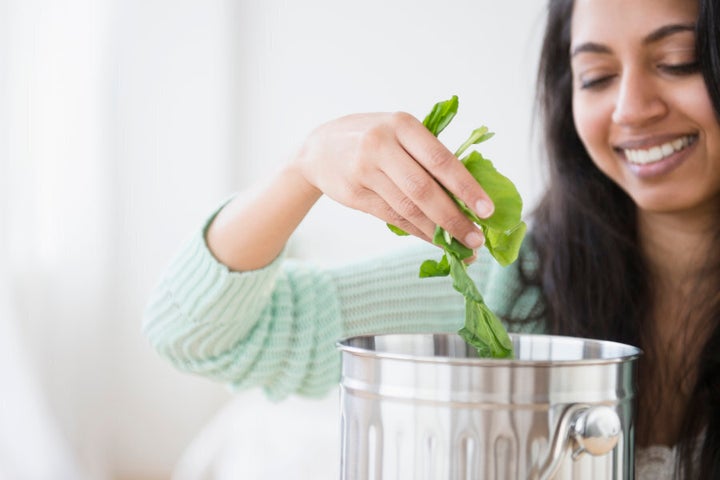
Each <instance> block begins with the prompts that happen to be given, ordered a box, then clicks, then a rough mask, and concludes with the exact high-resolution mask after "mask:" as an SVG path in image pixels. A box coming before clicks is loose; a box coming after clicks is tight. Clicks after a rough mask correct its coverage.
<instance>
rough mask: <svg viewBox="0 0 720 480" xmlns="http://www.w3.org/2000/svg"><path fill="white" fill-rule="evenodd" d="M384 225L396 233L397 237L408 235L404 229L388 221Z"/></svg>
mask: <svg viewBox="0 0 720 480" xmlns="http://www.w3.org/2000/svg"><path fill="white" fill-rule="evenodd" d="M385 225H387V228H388V229H390V231H391V232H393V233H394V234H395V235H397V236H399V237H407V236H408V235H410V234H409V233H407V232H406V231H405V230H403V229H402V228H400V227H396V226H395V225H391V224H389V223H386V224H385Z"/></svg>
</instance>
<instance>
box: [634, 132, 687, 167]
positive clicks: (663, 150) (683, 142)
mask: <svg viewBox="0 0 720 480" xmlns="http://www.w3.org/2000/svg"><path fill="white" fill-rule="evenodd" d="M696 140H697V135H684V136H682V137H679V138H676V139H675V140H672V141H669V142H666V143H663V144H661V145H657V146H654V147H651V148H647V149H644V148H637V149H630V148H626V149H622V152H623V153H624V154H625V158H626V159H627V161H628V162H630V163H633V164H635V165H646V164H648V163H654V162H659V161H660V160H663V159H665V158H667V157H669V156H671V155H672V154H674V153H676V152H680V151H682V150H684V149H686V148H687V147H689V146H690V145H692V144H693V143H695V141H696Z"/></svg>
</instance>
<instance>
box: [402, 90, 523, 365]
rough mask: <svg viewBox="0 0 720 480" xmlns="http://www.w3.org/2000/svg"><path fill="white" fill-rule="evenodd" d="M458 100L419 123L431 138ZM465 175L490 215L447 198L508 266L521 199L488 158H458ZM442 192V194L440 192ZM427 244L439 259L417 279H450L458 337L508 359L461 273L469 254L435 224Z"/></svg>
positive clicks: (476, 139)
mask: <svg viewBox="0 0 720 480" xmlns="http://www.w3.org/2000/svg"><path fill="white" fill-rule="evenodd" d="M458 103H459V102H458V98H457V96H453V97H452V98H451V99H449V100H446V101H444V102H438V103H437V104H435V106H433V109H432V111H431V112H430V114H428V116H427V117H425V120H424V121H423V125H425V127H427V129H428V130H430V132H432V134H433V135H435V136H437V135H438V134H439V133H440V132H441V131H442V130H443V129H444V128H445V127H447V125H448V124H449V123H450V121H451V120H452V119H453V117H454V116H455V114H456V113H457V110H458ZM492 136H493V134H492V133H490V132H488V129H487V127H480V128H478V129H475V130H474V131H473V132H472V133H471V134H470V137H469V138H468V140H467V141H465V143H463V144H462V145H461V146H460V148H458V150H457V152H456V156H458V157H459V156H460V155H462V154H463V153H464V152H465V151H466V150H467V149H468V148H469V147H470V146H471V145H476V144H478V143H481V142H484V141H485V140H487V139H489V138H490V137H492ZM462 162H463V164H464V165H465V167H466V168H467V169H468V171H469V172H470V174H471V175H472V176H473V177H474V178H475V180H477V181H478V183H479V184H480V185H481V186H482V187H483V188H484V189H485V191H486V192H487V193H488V195H489V196H490V198H491V199H492V201H493V203H494V204H495V213H494V214H493V215H492V216H491V217H490V218H488V219H482V218H479V217H478V216H477V215H476V214H475V212H473V211H472V210H471V209H470V208H468V207H467V205H465V203H464V202H463V201H462V200H460V199H459V198H457V197H456V196H455V195H453V194H451V193H450V192H448V195H450V197H451V198H452V199H453V201H454V202H455V203H456V204H457V205H458V207H459V208H460V209H461V210H462V211H463V212H464V213H465V215H466V216H467V217H468V218H469V219H471V220H472V221H473V222H475V223H477V224H478V225H480V227H481V228H482V230H483V232H484V234H485V238H486V241H485V245H486V247H487V248H488V250H489V251H490V254H491V255H492V256H493V257H494V258H495V259H496V260H497V261H498V263H500V264H501V265H509V264H510V263H512V262H513V261H515V260H516V259H517V256H518V252H519V249H520V245H521V243H522V240H523V238H524V236H525V231H526V229H527V225H525V223H524V222H523V221H522V220H521V215H522V199H521V198H520V195H519V193H518V191H517V189H516V188H515V185H513V183H512V182H511V181H510V180H509V179H508V178H507V177H505V176H503V175H502V174H500V173H499V172H498V171H497V170H496V169H495V167H494V166H493V164H492V162H490V160H487V159H485V158H483V156H482V155H481V154H480V153H478V152H476V151H473V152H471V153H470V154H468V155H467V156H466V157H464V158H463V159H462ZM446 191H447V190H446ZM388 228H389V229H390V230H392V231H393V232H395V233H396V234H397V235H407V233H406V232H405V231H403V230H402V229H400V228H398V227H396V226H394V225H390V224H388ZM433 243H435V244H436V245H439V246H441V247H442V248H443V250H444V252H445V254H444V255H443V257H442V258H441V259H440V261H435V260H426V261H424V262H423V263H422V265H421V266H420V273H419V275H420V277H421V278H426V277H439V276H447V275H450V277H451V278H452V281H453V288H454V289H455V290H457V291H458V292H459V293H460V294H462V295H463V297H465V325H464V326H463V328H461V329H460V330H459V331H458V334H459V335H460V336H461V337H462V338H463V339H465V341H466V342H468V343H469V344H470V345H473V346H474V347H475V348H476V349H477V351H478V355H480V356H481V357H496V358H512V356H513V346H512V342H511V341H510V336H509V335H508V333H507V331H506V330H505V327H504V326H503V324H502V323H501V322H500V320H499V319H498V318H497V316H496V315H495V314H494V313H493V312H492V311H491V310H490V309H489V308H488V307H487V305H486V304H485V301H484V300H483V297H482V295H481V294H480V291H479V290H478V288H477V286H476V285H475V282H474V281H473V280H472V278H471V277H470V275H469V274H468V271H467V266H466V265H465V263H464V262H463V260H465V259H467V258H469V257H471V256H472V255H473V254H474V252H473V250H472V249H470V248H468V247H466V246H465V245H463V244H462V243H460V242H458V241H457V240H456V239H455V238H453V237H452V236H451V235H450V234H449V233H448V232H447V231H445V230H444V229H443V228H441V227H440V226H437V227H436V228H435V234H434V235H433Z"/></svg>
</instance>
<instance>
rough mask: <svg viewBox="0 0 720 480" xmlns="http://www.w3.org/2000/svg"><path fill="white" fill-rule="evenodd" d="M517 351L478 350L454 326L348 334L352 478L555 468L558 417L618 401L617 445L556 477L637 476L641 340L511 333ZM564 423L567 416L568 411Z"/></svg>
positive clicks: (559, 468) (344, 391) (573, 461)
mask: <svg viewBox="0 0 720 480" xmlns="http://www.w3.org/2000/svg"><path fill="white" fill-rule="evenodd" d="M513 341H514V343H515V350H516V359H517V360H513V361H507V360H484V359H477V358H473V357H475V354H474V352H473V351H472V350H470V349H468V348H466V345H465V343H464V341H462V339H460V337H457V336H454V335H389V336H376V337H362V338H355V339H349V340H347V341H345V342H342V343H341V345H340V348H341V350H342V351H343V376H342V381H341V411H342V443H343V446H342V457H341V458H342V466H341V478H342V479H343V480H381V479H382V480H397V479H412V480H418V479H420V480H423V479H426V480H431V479H432V480H439V479H442V480H447V479H450V480H470V479H472V480H477V479H497V480H505V479H508V480H519V479H523V480H524V479H529V478H538V479H540V478H546V477H543V472H541V471H539V470H538V469H539V467H540V466H541V465H543V464H544V463H549V462H548V458H549V457H548V455H550V454H551V451H552V448H551V443H552V442H553V441H554V438H555V437H554V435H556V434H557V435H567V434H568V432H565V431H563V432H560V433H557V432H555V430H556V429H557V428H558V425H559V422H560V419H561V418H562V417H563V415H565V414H566V412H568V411H569V410H568V408H569V407H571V406H575V405H580V404H583V405H586V406H587V407H588V408H592V407H593V406H595V405H603V406H609V407H611V408H612V410H614V412H615V413H616V414H617V417H618V418H619V419H620V425H621V432H620V434H619V441H618V443H617V445H616V446H615V447H614V448H613V449H612V451H610V453H608V454H605V455H602V456H592V455H589V454H587V453H581V454H579V455H576V458H573V455H572V453H573V452H572V451H573V449H575V448H577V444H575V443H573V442H572V441H571V439H568V441H567V442H566V443H561V444H560V445H562V448H561V449H560V451H562V457H560V459H559V463H557V462H556V463H557V464H556V468H555V469H553V473H554V475H553V477H552V478H556V479H558V480H569V479H582V480H605V479H608V480H609V479H632V478H633V460H634V452H633V440H632V438H633V429H632V419H633V404H632V400H633V396H634V392H635V391H634V370H635V360H636V358H637V356H638V355H639V351H638V350H637V349H634V348H633V347H628V346H624V345H619V344H614V343H609V342H596V341H587V340H582V339H568V338H564V337H550V336H538V335H513ZM563 425H564V423H563Z"/></svg>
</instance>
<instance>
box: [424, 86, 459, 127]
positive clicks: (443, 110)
mask: <svg viewBox="0 0 720 480" xmlns="http://www.w3.org/2000/svg"><path fill="white" fill-rule="evenodd" d="M458 105H459V101H458V97H457V95H453V96H452V98H450V99H449V100H445V101H444V102H438V103H436V104H435V105H434V106H433V108H432V110H431V111H430V113H429V114H428V116H427V117H425V120H423V125H425V127H426V128H427V129H428V130H430V132H431V133H432V134H433V135H435V136H436V137H437V136H438V135H440V132H442V131H443V130H445V127H447V126H448V124H449V123H450V122H451V121H452V119H453V117H455V114H456V113H457V111H458Z"/></svg>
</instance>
